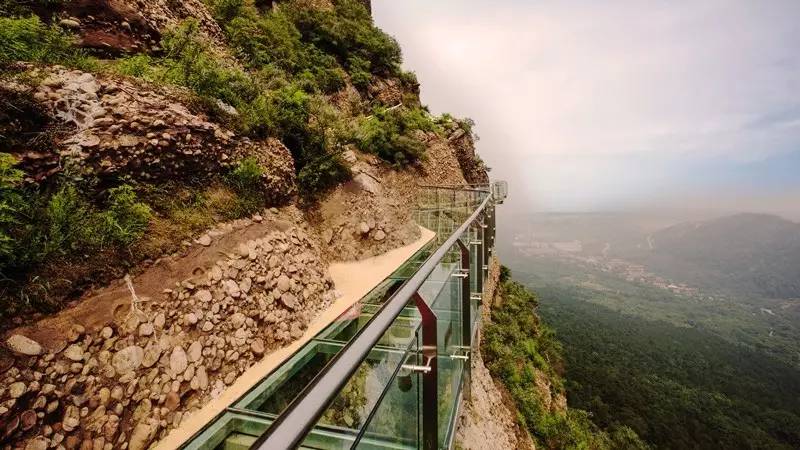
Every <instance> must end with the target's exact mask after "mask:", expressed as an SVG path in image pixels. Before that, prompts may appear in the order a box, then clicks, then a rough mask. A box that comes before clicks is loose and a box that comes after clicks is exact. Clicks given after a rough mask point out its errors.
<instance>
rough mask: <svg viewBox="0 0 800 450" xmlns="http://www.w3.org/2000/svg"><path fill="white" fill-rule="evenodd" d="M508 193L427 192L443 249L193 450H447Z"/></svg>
mask: <svg viewBox="0 0 800 450" xmlns="http://www.w3.org/2000/svg"><path fill="white" fill-rule="evenodd" d="M505 193H506V187H505V183H502V182H498V183H495V184H494V185H492V186H472V187H465V186H452V187H449V186H424V187H423V188H422V194H421V198H420V199H419V206H418V208H417V210H416V213H415V214H416V217H415V218H416V220H417V222H418V223H419V224H420V225H422V226H424V227H426V228H428V229H430V230H433V231H434V232H436V237H435V238H434V239H433V241H432V242H430V243H429V244H427V245H426V246H425V247H423V248H422V249H421V250H420V251H419V252H417V253H416V254H415V255H414V256H413V257H411V258H410V259H409V260H407V261H406V262H405V263H404V264H403V265H402V266H401V267H400V268H398V269H397V270H396V271H395V272H394V273H393V274H392V275H391V276H390V277H389V278H387V279H386V280H384V281H383V282H382V283H381V284H379V285H378V286H377V287H376V288H375V289H373V290H372V291H371V292H370V293H369V294H368V295H367V296H365V297H364V298H362V299H361V300H360V301H359V302H357V303H356V304H355V305H353V306H352V307H351V308H350V309H349V310H347V311H346V312H345V313H343V314H342V315H341V316H340V317H339V318H338V319H337V320H336V321H334V322H333V323H331V324H330V325H329V326H328V327H327V328H325V329H324V330H323V331H322V332H320V333H319V334H318V335H317V336H315V337H314V339H312V340H311V341H309V342H308V343H307V344H306V345H305V346H303V347H302V348H301V349H300V350H298V351H297V352H296V353H295V354H294V355H293V356H292V357H291V358H289V359H288V360H286V361H285V362H284V363H283V364H282V365H281V366H279V367H278V368H276V369H275V370H274V371H273V372H272V373H270V374H269V375H268V376H267V377H266V378H264V379H263V380H261V381H260V382H259V383H257V384H256V385H255V386H254V387H253V388H252V389H251V390H250V391H249V392H247V393H246V394H245V395H244V396H242V397H241V398H240V399H239V400H238V401H236V402H235V403H234V404H233V405H231V406H230V407H229V408H227V409H226V411H225V412H224V413H222V414H221V415H220V416H218V417H217V418H216V419H215V420H214V421H213V422H211V423H209V424H208V425H207V426H206V427H205V428H204V429H203V430H202V431H201V432H200V433H198V434H197V435H196V436H194V437H193V438H192V439H191V440H190V441H189V442H188V443H186V444H185V445H184V447H183V448H185V449H193V450H199V449H204V450H211V449H224V450H240V449H242V450H244V449H249V448H254V449H283V448H306V449H350V448H358V449H420V448H424V449H434V448H449V447H450V446H451V445H452V440H453V435H454V433H455V421H456V419H457V415H458V406H459V403H460V400H461V397H462V390H463V387H465V386H468V385H469V382H468V381H469V355H470V349H471V346H472V343H473V339H474V336H475V332H476V330H477V321H478V320H479V318H480V302H481V294H482V292H483V280H484V278H485V277H486V276H487V273H488V266H487V264H488V261H489V258H490V256H491V253H492V249H493V243H494V220H495V215H494V207H495V204H498V203H502V200H503V199H504V198H505V195H506V194H505ZM467 395H468V394H467Z"/></svg>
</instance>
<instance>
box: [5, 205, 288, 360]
mask: <svg viewBox="0 0 800 450" xmlns="http://www.w3.org/2000/svg"><path fill="white" fill-rule="evenodd" d="M234 223H236V224H237V225H240V227H238V228H237V229H236V231H235V232H233V233H229V234H224V235H221V236H218V237H216V238H213V239H212V243H211V245H209V246H207V247H205V246H202V245H192V246H191V247H188V248H185V249H184V250H183V253H182V254H180V255H176V256H170V257H166V258H162V259H159V260H158V261H156V262H155V263H154V264H153V265H152V266H151V267H149V268H148V269H146V270H144V271H143V272H142V273H141V274H140V275H138V276H135V277H133V278H132V280H133V285H134V286H135V290H136V294H137V295H138V296H139V298H141V299H151V298H156V297H158V296H160V295H161V294H162V292H163V290H164V289H166V288H168V287H171V286H174V285H175V284H176V283H180V282H181V281H183V280H187V279H192V278H193V277H198V276H200V275H203V274H204V273H205V272H206V270H208V269H209V268H210V267H211V266H212V265H213V264H214V262H215V261H216V260H217V259H219V258H220V256H222V255H224V254H226V253H233V252H234V251H235V250H236V248H237V246H238V245H239V244H240V243H241V242H246V241H248V240H251V239H257V238H260V237H262V236H265V235H267V234H268V233H269V232H270V231H272V230H279V231H286V230H287V229H288V228H289V227H290V226H291V224H292V222H291V221H289V220H282V219H279V218H278V217H277V216H271V217H267V218H265V219H264V220H263V221H262V222H261V223H256V222H252V221H250V220H244V221H236V222H234ZM74 303H75V305H74V306H72V307H71V308H67V309H64V310H63V311H61V312H60V313H58V314H56V315H53V316H49V317H46V318H44V319H42V320H40V321H39V322H36V323H32V324H29V325H25V326H22V327H19V328H16V329H13V330H10V331H8V332H6V333H5V335H6V336H9V335H11V334H21V335H24V336H27V337H29V338H31V339H33V340H35V341H37V342H39V343H40V344H41V345H42V346H43V347H44V348H45V349H47V350H50V351H53V352H58V351H59V350H60V349H63V348H64V345H66V342H67V335H68V333H69V332H70V330H71V328H72V327H73V325H74V324H80V325H82V326H83V327H85V328H86V330H87V331H88V332H95V331H97V330H99V329H101V328H103V327H104V326H106V325H108V324H110V323H111V322H113V321H114V319H115V317H116V318H118V317H120V316H124V315H126V314H127V313H128V311H129V310H130V304H131V293H130V291H129V290H128V287H127V286H126V284H125V281H124V280H122V279H118V280H115V281H113V282H111V283H110V284H109V285H108V286H107V287H104V288H101V289H98V290H95V291H90V292H88V293H86V294H85V295H84V296H83V297H82V298H81V299H79V300H78V301H76V302H74Z"/></svg>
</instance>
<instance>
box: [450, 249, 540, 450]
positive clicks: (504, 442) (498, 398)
mask: <svg viewBox="0 0 800 450" xmlns="http://www.w3.org/2000/svg"><path fill="white" fill-rule="evenodd" d="M499 278H500V264H499V262H498V260H497V258H493V259H492V261H491V264H490V266H489V278H487V281H488V282H487V283H486V285H485V286H486V288H485V290H484V298H486V299H487V301H486V302H485V303H484V309H483V317H482V320H483V326H486V324H487V323H488V322H487V321H489V320H491V306H492V305H494V304H495V303H498V304H499V303H500V302H501V299H500V295H502V294H501V293H500V292H499V290H498V289H497V288H498V284H499V282H500V279H499ZM478 339H479V340H482V333H481V332H479V336H478ZM471 356H472V358H471V360H470V364H471V374H470V377H471V378H470V391H471V394H470V398H468V399H465V401H464V404H463V409H462V411H463V412H462V414H461V417H460V419H459V422H458V428H457V430H456V447H457V448H462V449H466V450H505V449H512V448H513V449H520V450H525V449H535V448H536V446H535V445H534V443H533V440H532V439H531V437H530V435H529V434H528V430H527V429H525V428H524V427H523V426H521V424H520V423H519V421H518V416H519V412H518V411H517V406H516V405H515V404H514V400H513V398H511V396H510V395H509V393H508V392H507V390H506V388H505V387H504V386H503V385H502V383H500V382H499V381H495V379H494V378H493V377H492V375H491V373H490V372H489V370H488V369H487V368H486V365H485V363H484V360H483V355H482V352H481V348H480V346H478V348H477V349H475V350H474V351H473V352H472V355H471ZM548 393H549V392H548Z"/></svg>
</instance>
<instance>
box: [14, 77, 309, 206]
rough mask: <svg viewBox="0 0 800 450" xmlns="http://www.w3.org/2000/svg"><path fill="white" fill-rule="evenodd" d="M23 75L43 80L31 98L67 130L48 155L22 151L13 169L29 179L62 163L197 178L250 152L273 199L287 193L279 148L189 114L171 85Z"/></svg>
mask: <svg viewBox="0 0 800 450" xmlns="http://www.w3.org/2000/svg"><path fill="white" fill-rule="evenodd" d="M29 74H30V76H32V77H36V78H40V79H42V80H43V81H42V82H41V83H40V84H39V85H38V86H36V87H35V88H34V92H33V98H34V100H35V101H36V102H38V104H39V105H40V106H41V107H42V108H43V109H44V110H45V111H47V112H48V113H49V114H50V115H51V116H52V117H53V119H54V122H55V123H57V124H58V126H60V127H69V128H71V129H74V130H75V131H74V132H73V133H70V134H69V137H68V138H67V139H65V140H63V141H61V142H59V143H58V146H57V148H56V149H51V150H50V151H48V152H42V151H25V150H24V149H22V150H23V151H22V153H21V154H19V155H18V156H19V157H20V159H21V160H22V164H21V167H22V168H23V169H24V170H25V171H26V172H27V173H28V174H29V175H30V176H31V178H32V179H33V180H32V181H37V182H40V181H43V180H44V179H46V178H47V177H50V176H52V175H54V174H55V173H57V172H59V171H60V170H62V169H63V168H64V167H69V168H71V169H72V170H77V171H78V172H80V173H83V174H86V175H92V176H96V177H98V178H101V179H102V178H118V177H122V176H126V177H130V178H133V179H137V180H140V181H143V182H152V181H163V180H182V179H191V180H198V178H199V179H202V178H203V177H205V178H211V177H213V176H217V175H219V174H222V173H225V172H226V171H227V170H228V169H229V168H230V167H231V166H232V165H233V164H235V163H236V162H237V161H239V160H241V159H242V158H244V157H246V156H254V157H256V158H257V159H258V160H259V162H260V163H261V164H262V166H264V168H265V169H266V173H265V175H264V178H263V182H264V189H265V191H267V192H270V193H274V194H276V195H275V197H277V198H276V199H275V200H276V201H279V200H285V199H288V198H290V197H291V196H292V195H294V193H295V173H294V162H293V160H292V157H291V154H290V153H289V150H288V149H287V148H286V147H285V146H283V145H282V144H281V143H280V142H279V141H277V140H275V139H267V140H265V141H251V140H249V139H246V138H239V137H237V136H236V135H235V134H234V133H233V132H232V131H229V130H226V129H225V128H223V127H221V126H220V125H218V124H216V123H214V122H211V121H209V120H208V119H207V118H206V117H205V116H204V115H203V114H200V113H197V112H195V111H192V109H191V108H190V107H189V106H187V104H186V100H185V94H183V93H182V92H181V91H179V90H177V89H167V88H163V87H156V86H152V85H148V84H145V83H138V82H134V81H132V80H128V79H120V78H115V77H111V76H109V75H96V74H92V73H86V72H81V71H78V70H67V69H63V68H59V67H54V68H41V69H40V68H32V69H31V70H30V71H29Z"/></svg>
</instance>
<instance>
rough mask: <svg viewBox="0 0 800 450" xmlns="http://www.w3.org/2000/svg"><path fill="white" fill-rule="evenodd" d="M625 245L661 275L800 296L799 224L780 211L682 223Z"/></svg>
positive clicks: (713, 285) (765, 294)
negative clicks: (635, 243) (780, 213)
mask: <svg viewBox="0 0 800 450" xmlns="http://www.w3.org/2000/svg"><path fill="white" fill-rule="evenodd" d="M621 250H622V251H623V252H624V253H627V254H626V255H624V257H627V258H630V259H633V260H636V261H638V262H641V263H643V264H644V265H646V266H647V267H648V269H649V270H651V271H653V272H655V273H657V274H659V275H662V276H666V277H669V278H673V279H676V280H680V281H683V282H686V283H688V284H691V285H694V286H698V287H701V288H707V289H709V288H710V289H717V290H723V291H726V292H729V293H733V294H739V295H748V296H753V295H755V296H760V297H769V298H797V297H800V224H797V223H794V222H790V221H788V220H785V219H782V218H780V217H778V216H772V215H766V214H737V215H734V216H728V217H722V218H719V219H714V220H709V221H704V222H689V223H681V224H678V225H674V226H671V227H668V228H665V229H663V230H661V231H658V232H656V233H653V234H651V235H649V236H648V237H647V238H646V239H645V240H644V242H641V241H640V242H638V243H637V245H636V248H627V249H621Z"/></svg>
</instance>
